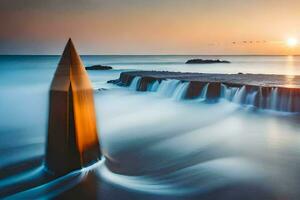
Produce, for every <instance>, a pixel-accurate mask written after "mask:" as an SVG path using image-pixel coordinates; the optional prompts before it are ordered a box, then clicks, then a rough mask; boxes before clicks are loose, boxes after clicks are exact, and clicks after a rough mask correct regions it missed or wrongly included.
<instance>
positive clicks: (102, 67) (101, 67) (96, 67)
mask: <svg viewBox="0 0 300 200" xmlns="http://www.w3.org/2000/svg"><path fill="white" fill-rule="evenodd" d="M85 69H86V70H110V69H113V68H112V67H111V66H104V65H93V66H89V67H86V68H85Z"/></svg>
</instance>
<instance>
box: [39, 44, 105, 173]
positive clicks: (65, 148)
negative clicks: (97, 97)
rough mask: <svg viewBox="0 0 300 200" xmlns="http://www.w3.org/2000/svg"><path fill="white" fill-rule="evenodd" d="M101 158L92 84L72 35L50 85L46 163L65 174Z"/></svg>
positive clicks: (53, 171)
mask: <svg viewBox="0 0 300 200" xmlns="http://www.w3.org/2000/svg"><path fill="white" fill-rule="evenodd" d="M100 158H101V150H100V145H99V139H98V134H97V127H96V114H95V107H94V96H93V89H92V85H91V82H90V80H89V77H88V75H87V72H86V70H85V68H84V66H83V64H82V61H81V59H80V57H79V55H78V54H77V52H76V49H75V47H74V44H73V42H72V40H71V39H69V41H68V43H67V45H66V47H65V49H64V52H63V54H62V56H61V59H60V61H59V64H58V67H57V69H56V72H55V75H54V78H53V80H52V84H51V88H50V99H49V121H48V137H47V146H46V159H45V165H46V167H47V169H48V170H49V171H51V172H52V173H54V174H56V175H62V174H66V173H68V172H71V171H72V170H75V169H79V168H82V167H84V166H87V165H89V164H92V163H94V162H97V160H99V159H100Z"/></svg>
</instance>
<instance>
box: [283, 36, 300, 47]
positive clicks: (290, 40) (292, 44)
mask: <svg viewBox="0 0 300 200" xmlns="http://www.w3.org/2000/svg"><path fill="white" fill-rule="evenodd" d="M286 44H287V45H288V46H289V47H295V46H297V45H298V44H299V41H298V39H296V38H288V39H287V40H286Z"/></svg>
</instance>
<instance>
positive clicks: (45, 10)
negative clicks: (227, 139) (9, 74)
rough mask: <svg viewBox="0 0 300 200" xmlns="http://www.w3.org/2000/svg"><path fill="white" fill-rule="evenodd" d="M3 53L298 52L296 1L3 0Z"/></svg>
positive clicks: (299, 17) (299, 29) (0, 9)
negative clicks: (70, 44) (69, 47)
mask: <svg viewBox="0 0 300 200" xmlns="http://www.w3.org/2000/svg"><path fill="white" fill-rule="evenodd" d="M0 23H1V25H2V28H1V32H0V53H1V54H14V53H18V54H59V53H60V52H61V49H62V48H63V46H64V44H65V42H66V40H67V38H68V37H72V38H73V40H74V42H75V43H76V46H78V48H79V51H80V53H81V54H300V47H299V45H298V46H296V47H294V48H288V47H287V45H286V44H285V41H286V40H287V38H289V37H294V38H298V39H299V40H300V1H299V0H285V1H282V0H265V1H261V0H247V1H245V0H226V1H224V0H151V1H147V0H106V1H104V0H64V1H60V0H51V1H48V0H47V1H46V0H1V1H0Z"/></svg>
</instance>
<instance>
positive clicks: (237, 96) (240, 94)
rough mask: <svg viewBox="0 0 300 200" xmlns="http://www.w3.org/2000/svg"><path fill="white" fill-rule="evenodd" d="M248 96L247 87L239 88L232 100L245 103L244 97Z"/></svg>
mask: <svg viewBox="0 0 300 200" xmlns="http://www.w3.org/2000/svg"><path fill="white" fill-rule="evenodd" d="M245 96H246V87H245V86H243V87H241V88H237V89H236V91H235V94H234V96H233V98H232V101H233V102H234V103H237V104H242V103H244V101H243V100H244V97H245Z"/></svg>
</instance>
